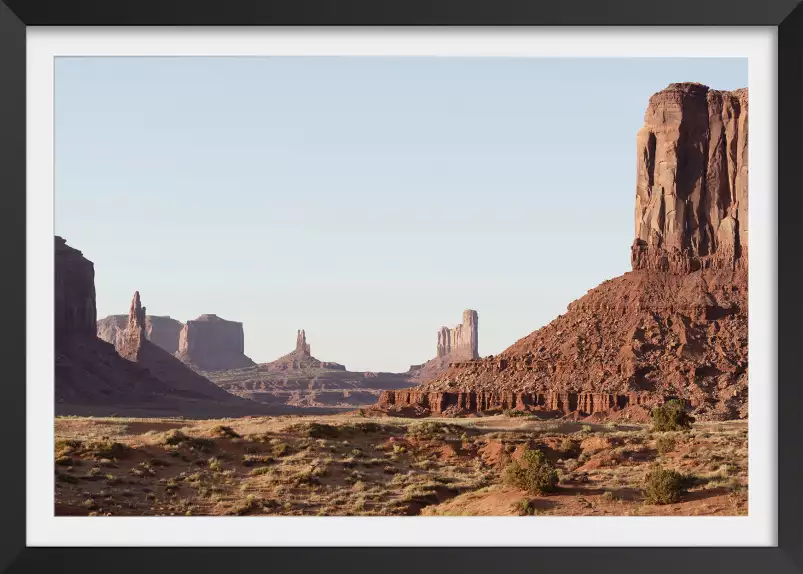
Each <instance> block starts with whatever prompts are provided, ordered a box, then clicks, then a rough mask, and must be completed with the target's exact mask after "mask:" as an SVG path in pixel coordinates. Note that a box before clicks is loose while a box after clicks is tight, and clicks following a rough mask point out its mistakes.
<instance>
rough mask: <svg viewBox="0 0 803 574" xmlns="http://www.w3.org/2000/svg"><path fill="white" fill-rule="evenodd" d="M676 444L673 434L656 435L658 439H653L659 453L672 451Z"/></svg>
mask: <svg viewBox="0 0 803 574" xmlns="http://www.w3.org/2000/svg"><path fill="white" fill-rule="evenodd" d="M676 445H677V443H676V441H675V437H673V436H662V437H658V439H657V440H656V441H655V447H656V448H657V449H658V452H659V453H660V454H665V453H667V452H672V451H673V450H675V446H676Z"/></svg>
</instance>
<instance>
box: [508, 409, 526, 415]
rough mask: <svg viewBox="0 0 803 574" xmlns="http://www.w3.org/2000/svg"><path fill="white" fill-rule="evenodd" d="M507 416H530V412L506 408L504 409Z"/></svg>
mask: <svg viewBox="0 0 803 574" xmlns="http://www.w3.org/2000/svg"><path fill="white" fill-rule="evenodd" d="M504 414H505V416H506V417H528V416H530V413H529V412H527V411H521V410H517V409H506V410H505V411H504Z"/></svg>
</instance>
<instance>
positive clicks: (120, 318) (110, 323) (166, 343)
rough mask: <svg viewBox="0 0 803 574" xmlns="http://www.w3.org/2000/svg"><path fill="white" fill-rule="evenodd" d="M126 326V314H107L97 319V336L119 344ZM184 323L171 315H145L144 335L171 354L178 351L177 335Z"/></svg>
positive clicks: (113, 343)
mask: <svg viewBox="0 0 803 574" xmlns="http://www.w3.org/2000/svg"><path fill="white" fill-rule="evenodd" d="M127 326H128V315H109V316H108V317H104V318H103V319H100V320H99V321H98V338H99V339H103V340H104V341H106V342H107V343H111V344H112V345H114V346H115V347H119V346H120V342H121V341H122V337H123V332H124V331H125V329H126V327H127ZM183 327H184V324H183V323H181V322H179V321H176V320H175V319H173V318H171V317H161V316H158V315H147V316H146V317H145V336H146V337H147V338H148V340H149V341H150V342H152V343H154V344H156V345H158V346H159V347H161V348H162V349H164V350H165V351H167V352H168V353H170V354H171V355H172V354H174V353H175V352H176V351H178V341H179V335H180V334H181V329H182V328H183Z"/></svg>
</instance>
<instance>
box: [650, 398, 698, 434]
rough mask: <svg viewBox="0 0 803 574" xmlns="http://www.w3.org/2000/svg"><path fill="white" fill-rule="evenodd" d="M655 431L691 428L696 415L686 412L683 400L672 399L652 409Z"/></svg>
mask: <svg viewBox="0 0 803 574" xmlns="http://www.w3.org/2000/svg"><path fill="white" fill-rule="evenodd" d="M650 416H651V417H652V427H653V430H654V431H659V432H664V431H679V430H686V429H690V428H691V424H692V423H693V422H694V417H693V416H691V415H690V414H688V413H687V412H686V409H685V407H684V405H683V401H680V400H678V399H672V400H671V401H667V402H666V403H664V404H662V405H659V406H657V407H655V408H654V409H652V412H651V413H650Z"/></svg>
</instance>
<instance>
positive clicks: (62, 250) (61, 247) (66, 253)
mask: <svg viewBox="0 0 803 574" xmlns="http://www.w3.org/2000/svg"><path fill="white" fill-rule="evenodd" d="M55 240H56V241H55V245H56V253H55V269H54V270H55V298H56V300H55V310H56V317H55V332H56V338H57V339H63V338H74V337H87V338H93V337H94V336H95V328H96V327H95V321H96V319H97V315H96V313H97V310H96V307H95V266H94V265H93V264H92V262H91V261H89V260H88V259H86V258H85V257H84V256H83V254H82V253H81V252H80V251H78V250H77V249H73V248H72V247H70V246H69V245H67V242H66V241H65V240H64V239H62V238H61V237H58V236H56V238H55Z"/></svg>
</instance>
